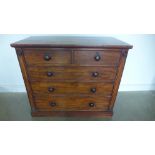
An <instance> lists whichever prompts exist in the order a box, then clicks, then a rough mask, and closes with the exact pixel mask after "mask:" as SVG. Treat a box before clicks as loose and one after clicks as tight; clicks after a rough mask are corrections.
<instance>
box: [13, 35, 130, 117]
mask: <svg viewBox="0 0 155 155" xmlns="http://www.w3.org/2000/svg"><path fill="white" fill-rule="evenodd" d="M11 46H12V47H15V49H16V53H17V56H18V60H19V64H20V67H21V71H22V75H23V79H24V82H25V86H26V89H27V93H28V97H29V101H30V105H31V110H32V116H87V117H104V116H112V114H113V106H114V103H115V99H116V96H117V92H118V88H119V84H120V81H121V76H122V73H123V69H124V65H125V61H126V57H127V54H128V50H129V49H131V48H132V46H131V45H129V44H127V43H124V42H122V41H119V40H117V39H114V38H111V37H84V36H83V37H79V36H44V37H43V36H37V37H29V38H27V39H24V40H21V41H18V42H16V43H13V44H11Z"/></svg>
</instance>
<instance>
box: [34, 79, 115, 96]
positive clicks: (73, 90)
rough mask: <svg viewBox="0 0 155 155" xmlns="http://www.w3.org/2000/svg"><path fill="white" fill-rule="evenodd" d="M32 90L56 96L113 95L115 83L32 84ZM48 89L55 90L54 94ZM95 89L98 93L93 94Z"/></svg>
mask: <svg viewBox="0 0 155 155" xmlns="http://www.w3.org/2000/svg"><path fill="white" fill-rule="evenodd" d="M31 86H32V90H33V92H34V93H49V94H51V95H54V94H65V95H67V94H90V95H93V94H104V95H111V94H112V89H113V83H101V82H100V83H87V82H85V83H80V82H79V83H77V82H73V83H71V82H70V83H68V82H67V83H66V82H48V83H47V82H46V83H43V82H41V83H40V82H32V83H31ZM48 88H54V91H53V92H49V91H48ZM92 88H95V89H96V92H95V93H92V92H91V89H92Z"/></svg>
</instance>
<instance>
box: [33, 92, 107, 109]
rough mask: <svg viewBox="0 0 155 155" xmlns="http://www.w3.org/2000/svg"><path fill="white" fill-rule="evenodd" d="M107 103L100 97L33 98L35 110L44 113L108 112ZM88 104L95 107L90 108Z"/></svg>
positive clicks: (105, 99)
mask: <svg viewBox="0 0 155 155" xmlns="http://www.w3.org/2000/svg"><path fill="white" fill-rule="evenodd" d="M109 101H110V98H108V97H107V98H105V97H101V96H100V97H92V96H84V97H83V96H76V97H75V96H62V97H58V96H50V95H48V96H47V95H46V96H44V95H42V96H41V95H36V96H35V103H36V108H37V109H42V110H46V111H105V110H108V105H109ZM50 102H54V103H56V106H54V107H52V106H50V104H49V103H50ZM89 103H94V104H95V106H94V107H90V106H89Z"/></svg>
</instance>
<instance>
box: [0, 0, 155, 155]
mask: <svg viewBox="0 0 155 155" xmlns="http://www.w3.org/2000/svg"><path fill="white" fill-rule="evenodd" d="M154 6H155V4H154V0H117V1H116V0H107V1H105V0H55V1H54V0H44V1H41V0H22V1H21V0H13V1H10V0H5V1H2V0H0V33H1V34H2V33H3V34H41V33H42V34H49V33H50V34H119V35H121V37H122V34H123V33H124V34H148V33H150V34H155V20H154V14H155V9H154ZM122 39H124V40H125V38H124V36H123V38H122ZM10 41H11V40H10ZM129 42H130V41H129ZM153 44H154V43H153ZM0 46H2V43H1V42H0ZM146 48H147V47H146ZM149 51H150V50H149ZM1 52H3V53H4V51H0V53H1ZM138 52H139V53H138V54H137V53H136V52H133V55H132V56H129V58H128V61H130V59H132V57H134V59H136V61H137V65H139V63H141V64H143V63H144V64H145V63H146V62H145V60H144V61H143V63H142V61H140V62H139V61H138V60H139V59H138V58H139V57H141V56H142V55H140V54H141V51H139V50H138ZM145 52H146V50H145ZM151 53H152V50H151ZM145 54H146V53H145ZM145 54H144V55H145ZM8 55H9V56H10V57H9V58H8V59H9V60H10V59H11V58H12V57H14V58H15V53H14V51H12V54H11V51H10V53H9V54H8V53H7V54H6V56H8ZM135 55H136V56H135ZM138 56H139V57H138ZM145 56H146V55H145ZM145 56H143V59H144V57H145ZM148 56H149V55H147V56H146V57H148ZM141 59H142V57H141ZM150 59H154V57H153V56H151V58H150ZM1 60H2V58H1ZM6 61H7V60H6ZM10 63H11V60H10ZM16 63H17V62H16ZM147 64H148V63H147ZM16 66H18V65H17V64H16ZM129 66H130V65H129ZM143 66H144V65H143ZM14 67H15V66H13V67H12V68H11V69H10V70H12V69H13V68H14ZM134 67H136V66H134ZM3 68H5V65H4V64H3ZM126 68H128V67H126ZM132 69H133V68H132ZM10 70H8V72H9V71H10ZM142 70H143V68H142ZM151 70H152V68H151ZM17 72H19V70H18V69H17ZM125 72H127V71H125ZM150 72H151V71H150ZM154 72H155V71H153V73H154ZM153 73H152V74H151V75H153ZM126 75H127V73H126ZM0 76H2V75H1V74H0ZM124 76H125V75H124ZM145 76H146V79H147V78H148V77H147V75H145ZM152 77H153V76H152ZM141 78H143V76H141ZM20 79H21V78H20V76H19V81H20ZM139 80H141V79H139ZM10 81H11V79H10ZM146 81H147V84H148V80H146ZM20 82H21V83H22V81H20ZM149 82H150V81H149ZM150 83H152V81H151V82H150ZM154 131H155V124H154V122H1V123H0V146H1V149H0V154H2V155H10V154H15V155H21V154H23V155H27V154H34V155H35V154H37V155H42V154H46V155H51V154H55V155H62V154H65V155H66V154H67V155H73V154H78V155H79V154H80V155H83V154H84V155H86V154H89V155H98V154H99V155H100V154H102V155H103V154H108V155H124V154H126V155H131V154H132V155H137V154H140V155H145V154H149V155H154V154H155V149H154V139H155V134H154Z"/></svg>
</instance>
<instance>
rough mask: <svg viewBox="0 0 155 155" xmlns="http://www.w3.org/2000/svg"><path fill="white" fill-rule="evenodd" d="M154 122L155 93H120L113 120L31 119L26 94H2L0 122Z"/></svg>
mask: <svg viewBox="0 0 155 155" xmlns="http://www.w3.org/2000/svg"><path fill="white" fill-rule="evenodd" d="M61 120H62V121H65V120H66V121H77V120H78V121H86V120H88V121H105V120H112V121H154V120H155V91H144V92H119V94H118V97H117V100H116V104H115V108H114V115H113V117H112V118H96V119H95V118H94V119H92V118H91V119H90V118H70V117H31V114H30V106H29V102H28V98H27V95H26V93H0V121H61Z"/></svg>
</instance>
